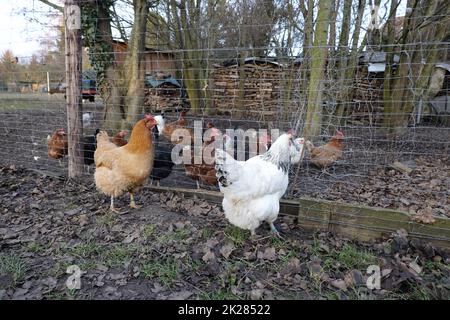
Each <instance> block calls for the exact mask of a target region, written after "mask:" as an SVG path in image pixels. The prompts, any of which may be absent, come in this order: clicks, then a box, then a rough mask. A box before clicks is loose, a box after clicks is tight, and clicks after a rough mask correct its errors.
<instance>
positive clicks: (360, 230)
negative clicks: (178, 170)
mask: <svg viewBox="0 0 450 320" xmlns="http://www.w3.org/2000/svg"><path fill="white" fill-rule="evenodd" d="M149 188H150V189H151V190H152V191H155V192H175V193H180V194H184V195H185V196H186V197H193V196H196V197H197V198H199V199H204V200H207V201H211V202H214V203H219V204H220V203H221V202H222V194H221V193H220V192H216V191H208V190H198V189H184V188H173V187H170V188H168V187H156V186H151V187H149ZM280 213H282V214H287V215H292V216H297V217H298V223H299V225H300V226H301V227H302V228H303V229H305V230H307V231H311V232H313V231H319V230H320V231H329V232H333V233H336V234H340V235H343V236H346V237H348V238H351V239H357V240H362V241H369V240H372V239H376V238H380V237H383V236H386V235H389V234H391V233H393V232H395V231H397V230H399V229H405V230H406V231H407V232H408V234H409V237H410V238H417V239H420V240H423V241H425V242H430V243H432V244H433V245H436V246H438V247H441V248H445V249H447V250H450V219H447V218H440V217H436V218H435V219H436V222H434V223H433V224H421V223H417V222H415V221H412V220H411V219H410V215H409V214H408V213H406V212H402V211H396V210H390V209H383V208H375V207H365V206H359V205H353V204H347V203H340V202H335V201H327V200H316V199H310V198H300V199H296V200H285V199H282V200H281V201H280Z"/></svg>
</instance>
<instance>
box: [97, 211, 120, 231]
mask: <svg viewBox="0 0 450 320" xmlns="http://www.w3.org/2000/svg"><path fill="white" fill-rule="evenodd" d="M96 222H97V223H98V224H99V225H103V226H107V227H108V228H112V227H113V226H114V225H115V224H116V223H117V217H116V216H115V215H112V214H105V215H103V216H101V217H98V218H97V219H96Z"/></svg>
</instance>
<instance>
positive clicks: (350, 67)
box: [336, 0, 366, 125]
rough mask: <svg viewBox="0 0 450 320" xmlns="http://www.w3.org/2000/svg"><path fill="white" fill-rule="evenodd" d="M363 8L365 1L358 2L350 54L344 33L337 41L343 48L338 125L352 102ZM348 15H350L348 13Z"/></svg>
mask: <svg viewBox="0 0 450 320" xmlns="http://www.w3.org/2000/svg"><path fill="white" fill-rule="evenodd" d="M345 4H347V3H345ZM365 6H366V0H359V1H358V12H357V15H356V20H355V23H354V27H355V29H354V30H353V35H352V47H351V51H350V54H349V53H348V49H346V48H345V47H346V46H347V48H348V35H346V34H345V33H344V34H342V33H341V37H342V38H340V41H339V42H340V44H341V40H342V47H341V46H340V47H341V48H343V50H344V51H342V52H341V55H340V58H341V59H340V74H341V78H340V80H339V82H340V88H341V90H340V93H339V99H338V101H339V107H338V108H337V110H336V122H337V124H338V125H339V124H341V122H342V119H343V117H344V116H345V114H346V110H347V109H348V108H350V107H351V105H350V103H351V102H352V101H353V92H354V90H353V87H352V84H353V81H354V79H355V72H356V67H357V65H358V42H359V35H360V33H361V23H362V17H363V15H364V8H365ZM348 10H351V8H348ZM348 14H350V12H349V13H348ZM346 28H349V24H348V25H347V26H346ZM347 34H348V33H347ZM345 43H347V45H345Z"/></svg>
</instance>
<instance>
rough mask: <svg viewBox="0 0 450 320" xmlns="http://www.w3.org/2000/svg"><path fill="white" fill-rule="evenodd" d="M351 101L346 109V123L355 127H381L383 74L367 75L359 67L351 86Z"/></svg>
mask: <svg viewBox="0 0 450 320" xmlns="http://www.w3.org/2000/svg"><path fill="white" fill-rule="evenodd" d="M353 88H354V90H355V91H354V95H353V101H352V102H351V103H350V106H349V108H348V109H347V110H348V111H347V115H348V119H349V120H348V122H349V123H351V124H355V125H369V126H379V125H381V121H382V117H383V74H382V73H377V74H376V73H374V74H369V73H368V72H367V68H365V67H360V68H359V70H358V72H357V75H356V78H355V82H354V85H353Z"/></svg>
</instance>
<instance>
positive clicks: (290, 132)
mask: <svg viewBox="0 0 450 320" xmlns="http://www.w3.org/2000/svg"><path fill="white" fill-rule="evenodd" d="M287 133H288V134H290V135H293V136H295V130H294V129H289V130H288V132H287Z"/></svg>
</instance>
